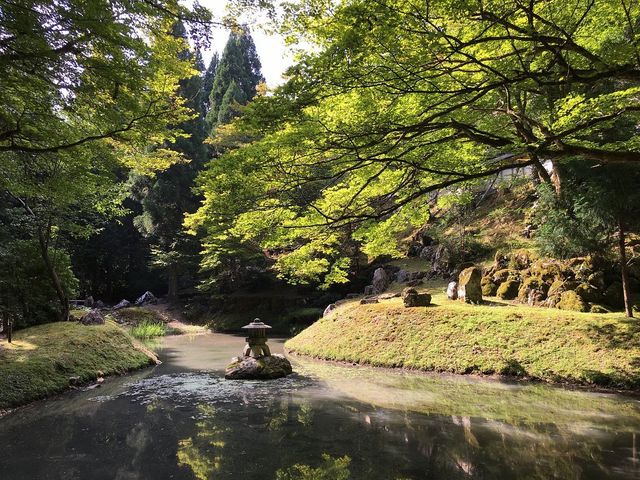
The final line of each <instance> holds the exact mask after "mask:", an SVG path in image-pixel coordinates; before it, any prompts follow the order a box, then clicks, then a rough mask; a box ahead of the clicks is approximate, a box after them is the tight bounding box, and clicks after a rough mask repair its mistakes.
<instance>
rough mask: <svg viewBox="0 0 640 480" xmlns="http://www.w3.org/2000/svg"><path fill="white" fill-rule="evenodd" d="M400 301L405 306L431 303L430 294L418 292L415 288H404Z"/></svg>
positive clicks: (421, 305)
mask: <svg viewBox="0 0 640 480" xmlns="http://www.w3.org/2000/svg"><path fill="white" fill-rule="evenodd" d="M402 301H403V303H404V306H405V307H407V308H409V307H427V306H429V305H431V295H430V294H428V293H418V291H417V290H416V289H415V288H405V289H404V290H403V291H402Z"/></svg>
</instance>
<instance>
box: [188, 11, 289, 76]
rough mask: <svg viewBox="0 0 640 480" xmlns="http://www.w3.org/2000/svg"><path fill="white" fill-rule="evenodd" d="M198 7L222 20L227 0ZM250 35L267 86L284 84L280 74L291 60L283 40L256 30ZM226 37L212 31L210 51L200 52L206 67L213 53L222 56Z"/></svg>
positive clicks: (218, 29) (217, 31) (220, 30)
mask: <svg viewBox="0 0 640 480" xmlns="http://www.w3.org/2000/svg"><path fill="white" fill-rule="evenodd" d="M200 5H202V6H204V7H207V8H208V9H209V10H211V11H212V12H213V16H214V18H222V17H223V16H224V13H225V7H226V5H227V0H200ZM251 35H252V37H253V41H254V43H255V44H256V49H257V50H258V55H259V56H260V62H261V63H262V74H263V75H264V78H265V79H266V81H267V86H269V87H270V88H273V87H276V86H278V85H280V84H282V83H284V80H283V78H282V73H283V72H284V71H285V70H286V69H287V67H289V66H290V65H291V64H292V63H293V59H292V57H291V55H290V54H288V50H287V48H286V47H285V44H284V39H283V38H282V37H281V36H280V35H267V34H265V33H264V32H263V31H261V30H260V29H257V28H254V29H252V31H251ZM228 37H229V32H228V31H227V30H225V29H222V28H216V29H214V30H213V41H212V44H211V50H210V51H208V52H202V56H203V57H204V60H205V64H206V65H209V61H210V60H211V56H212V55H213V52H214V51H217V52H218V53H220V54H222V51H223V50H224V46H225V44H226V43H227V39H228Z"/></svg>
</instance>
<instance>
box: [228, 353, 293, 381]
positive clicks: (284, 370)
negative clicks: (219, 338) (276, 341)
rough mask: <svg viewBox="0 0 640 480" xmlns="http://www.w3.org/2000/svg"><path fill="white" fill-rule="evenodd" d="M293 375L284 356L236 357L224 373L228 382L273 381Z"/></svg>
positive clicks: (289, 364)
mask: <svg viewBox="0 0 640 480" xmlns="http://www.w3.org/2000/svg"><path fill="white" fill-rule="evenodd" d="M291 373H293V369H292V368H291V363H290V362H289V360H287V359H286V358H285V357H284V355H279V354H274V355H269V356H267V357H258V358H253V357H235V358H234V359H233V360H232V362H231V363H230V364H229V366H228V367H227V369H226V370H225V372H224V378H226V379H227V380H273V379H276V378H281V377H286V376H287V375H290V374H291Z"/></svg>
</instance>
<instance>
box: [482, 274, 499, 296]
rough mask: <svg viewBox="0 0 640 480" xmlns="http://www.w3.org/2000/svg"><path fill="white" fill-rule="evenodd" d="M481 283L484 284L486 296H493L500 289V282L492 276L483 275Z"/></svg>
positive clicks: (483, 288)
mask: <svg viewBox="0 0 640 480" xmlns="http://www.w3.org/2000/svg"><path fill="white" fill-rule="evenodd" d="M480 284H481V286H482V295H484V296H485V297H493V296H495V294H496V292H497V291H498V284H496V283H495V282H494V281H493V279H492V278H491V277H482V281H481V282H480Z"/></svg>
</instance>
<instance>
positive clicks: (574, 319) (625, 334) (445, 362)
mask: <svg viewBox="0 0 640 480" xmlns="http://www.w3.org/2000/svg"><path fill="white" fill-rule="evenodd" d="M433 303H434V306H432V307H430V308H428V309H405V308H404V307H403V306H402V303H401V300H400V299H393V300H389V301H386V302H383V303H379V304H372V305H359V304H357V303H356V302H349V303H345V304H343V305H340V306H339V307H338V309H337V310H336V311H335V313H334V314H332V315H331V316H330V317H328V318H323V319H321V320H319V321H318V322H316V323H315V324H313V325H312V326H311V327H309V328H308V329H306V330H304V331H303V332H302V333H301V334H299V335H298V336H296V337H294V338H293V339H291V340H289V341H288V342H287V343H286V347H287V348H288V349H289V350H292V351H295V352H297V353H300V354H304V355H309V356H313V357H318V358H323V359H327V360H336V361H346V362H357V363H361V364H369V365H373V366H386V367H398V366H402V367H406V368H412V369H420V370H430V371H438V372H451V373H472V372H477V373H491V372H496V373H499V372H504V373H508V374H510V375H518V376H527V377H532V378H538V379H543V380H548V381H566V382H574V383H582V384H588V385H605V386H609V387H613V386H615V387H621V388H636V389H637V388H640V364H639V363H638V362H637V361H635V360H634V359H636V358H640V325H639V324H638V323H637V322H636V321H629V320H627V319H626V318H625V317H624V316H622V315H619V314H607V315H595V314H591V313H577V312H567V311H562V310H556V309H547V308H535V307H527V306H522V305H518V306H512V305H499V306H492V305H480V306H471V305H466V304H463V303H459V302H447V301H446V299H445V298H444V295H443V294H438V295H435V296H434V302H433Z"/></svg>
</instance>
